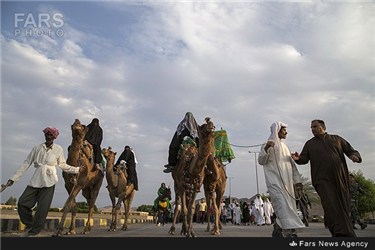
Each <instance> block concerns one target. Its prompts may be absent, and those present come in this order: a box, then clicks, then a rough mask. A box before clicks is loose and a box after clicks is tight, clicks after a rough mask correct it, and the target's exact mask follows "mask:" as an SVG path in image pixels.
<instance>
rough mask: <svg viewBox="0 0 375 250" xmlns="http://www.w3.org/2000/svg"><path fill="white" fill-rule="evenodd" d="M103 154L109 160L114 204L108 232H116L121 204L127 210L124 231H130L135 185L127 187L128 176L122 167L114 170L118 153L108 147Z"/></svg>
mask: <svg viewBox="0 0 375 250" xmlns="http://www.w3.org/2000/svg"><path fill="white" fill-rule="evenodd" d="M102 153H103V155H104V157H105V158H106V160H107V167H106V179H107V183H108V186H107V188H108V192H109V197H110V199H111V202H112V220H111V225H110V227H109V229H108V231H116V229H117V228H116V227H117V214H118V212H119V211H120V208H121V203H123V204H124V209H125V219H124V223H123V225H122V230H124V231H126V230H127V229H128V219H129V214H130V208H131V203H132V201H133V198H134V195H135V189H134V184H130V185H127V178H128V175H127V172H126V171H125V169H121V168H120V166H116V169H114V164H115V157H116V154H117V152H114V151H112V150H111V147H108V148H103V150H102ZM116 198H117V202H116Z"/></svg>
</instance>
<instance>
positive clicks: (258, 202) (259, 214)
mask: <svg viewBox="0 0 375 250" xmlns="http://www.w3.org/2000/svg"><path fill="white" fill-rule="evenodd" d="M254 206H255V208H256V216H255V222H256V224H257V226H264V225H265V223H266V221H265V220H264V206H263V199H262V197H261V196H260V194H257V196H256V198H255V200H254Z"/></svg>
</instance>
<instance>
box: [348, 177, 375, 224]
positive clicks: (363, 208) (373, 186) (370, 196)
mask: <svg viewBox="0 0 375 250" xmlns="http://www.w3.org/2000/svg"><path fill="white" fill-rule="evenodd" d="M351 174H353V175H354V178H355V180H356V181H357V183H358V184H359V186H360V187H361V188H362V190H363V193H359V194H358V212H359V214H360V216H361V217H363V216H364V215H365V214H366V213H372V218H374V211H375V182H374V181H373V180H371V179H366V178H365V177H364V176H363V173H362V171H361V170H358V171H353V172H351Z"/></svg>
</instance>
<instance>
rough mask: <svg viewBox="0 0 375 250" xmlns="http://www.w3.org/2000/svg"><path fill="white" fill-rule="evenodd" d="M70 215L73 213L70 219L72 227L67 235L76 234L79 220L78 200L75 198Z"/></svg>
mask: <svg viewBox="0 0 375 250" xmlns="http://www.w3.org/2000/svg"><path fill="white" fill-rule="evenodd" d="M70 213H71V219H70V226H69V231H68V232H66V234H67V235H69V234H72V235H74V234H76V233H77V232H76V218H77V202H76V199H75V198H74V199H73V202H72V207H71V209H70Z"/></svg>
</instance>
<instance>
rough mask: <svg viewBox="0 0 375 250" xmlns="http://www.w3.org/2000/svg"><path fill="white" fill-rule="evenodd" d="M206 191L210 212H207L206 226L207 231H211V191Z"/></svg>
mask: <svg viewBox="0 0 375 250" xmlns="http://www.w3.org/2000/svg"><path fill="white" fill-rule="evenodd" d="M204 192H205V197H206V202H207V210H208V213H207V227H206V230H205V232H209V231H210V227H211V220H210V213H211V198H212V196H211V194H210V193H209V192H207V193H206V191H204Z"/></svg>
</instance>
